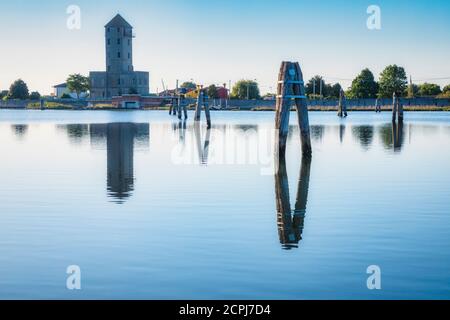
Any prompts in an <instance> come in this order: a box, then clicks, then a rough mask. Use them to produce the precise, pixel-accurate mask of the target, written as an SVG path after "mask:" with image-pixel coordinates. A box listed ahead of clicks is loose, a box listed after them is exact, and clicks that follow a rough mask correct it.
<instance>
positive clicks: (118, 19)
mask: <svg viewBox="0 0 450 320" xmlns="http://www.w3.org/2000/svg"><path fill="white" fill-rule="evenodd" d="M106 27H126V28H133V27H132V26H131V24H129V23H128V22H127V21H126V20H125V19H124V18H123V17H122V16H121V15H120V14H117V15H116V16H115V17H114V18H113V19H112V20H111V21H110V22H108V24H107V25H106V26H105V28H106Z"/></svg>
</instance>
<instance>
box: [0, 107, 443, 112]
mask: <svg viewBox="0 0 450 320" xmlns="http://www.w3.org/2000/svg"><path fill="white" fill-rule="evenodd" d="M0 110H22V111H41V110H42V111H47V110H55V111H169V107H155V108H139V109H125V108H72V107H61V108H58V107H56V108H44V109H40V108H17V107H11V108H9V107H0ZM210 110H211V111H212V112H215V111H229V112H240V111H252V112H275V108H267V107H248V108H246V107H241V108H228V109H210ZM404 110H405V111H408V112H450V107H434V106H430V107H423V106H417V107H414V106H404ZM188 111H195V109H194V108H188ZM291 111H293V112H294V111H296V109H295V108H292V109H291ZM308 111H309V112H337V111H338V109H337V108H332V107H309V108H308ZM347 111H348V112H375V107H359V108H357V107H353V108H348V109H347ZM381 111H382V112H391V111H392V109H391V108H382V109H381Z"/></svg>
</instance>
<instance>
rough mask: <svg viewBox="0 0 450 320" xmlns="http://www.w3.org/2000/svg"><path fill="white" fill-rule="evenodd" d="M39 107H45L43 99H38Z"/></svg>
mask: <svg viewBox="0 0 450 320" xmlns="http://www.w3.org/2000/svg"><path fill="white" fill-rule="evenodd" d="M40 107H41V110H44V109H45V101H44V99H41V100H40Z"/></svg>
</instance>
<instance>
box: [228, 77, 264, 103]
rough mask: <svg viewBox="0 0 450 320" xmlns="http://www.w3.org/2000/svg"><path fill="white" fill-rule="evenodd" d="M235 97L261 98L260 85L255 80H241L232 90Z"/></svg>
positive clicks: (232, 95)
mask: <svg viewBox="0 0 450 320" xmlns="http://www.w3.org/2000/svg"><path fill="white" fill-rule="evenodd" d="M231 97H232V98H233V99H247V98H248V99H251V100H253V99H260V98H261V96H260V94H259V86H258V83H257V82H256V81H254V80H239V81H238V82H236V84H235V85H234V87H233V90H232V91H231Z"/></svg>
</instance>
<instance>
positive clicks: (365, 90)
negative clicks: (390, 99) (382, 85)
mask: <svg viewBox="0 0 450 320" xmlns="http://www.w3.org/2000/svg"><path fill="white" fill-rule="evenodd" d="M377 93H378V83H377V82H376V81H375V77H374V76H373V73H372V71H370V70H369V69H364V70H362V71H361V73H360V74H359V75H358V76H357V77H356V78H355V79H354V80H353V81H352V86H351V89H350V96H351V98H354V99H373V98H376V96H377Z"/></svg>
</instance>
